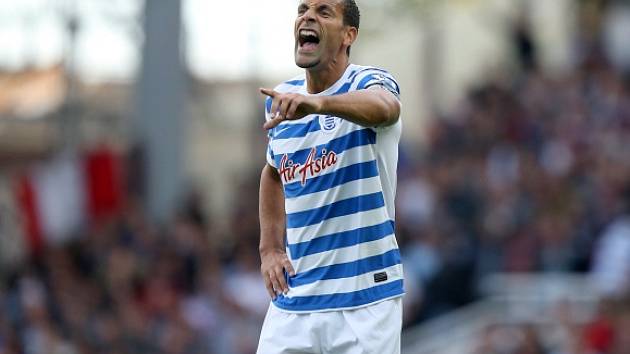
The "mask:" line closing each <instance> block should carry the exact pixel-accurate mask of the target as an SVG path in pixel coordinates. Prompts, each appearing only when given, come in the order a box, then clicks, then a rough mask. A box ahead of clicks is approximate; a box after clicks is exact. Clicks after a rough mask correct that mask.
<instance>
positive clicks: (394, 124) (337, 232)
mask: <svg viewBox="0 0 630 354" xmlns="http://www.w3.org/2000/svg"><path fill="white" fill-rule="evenodd" d="M359 17H360V14H359V9H358V7H357V5H356V3H355V1H354V0H301V1H300V3H299V6H298V9H297V18H296V20H295V27H294V35H295V63H296V64H297V66H299V67H300V68H303V69H304V74H302V75H300V76H299V77H296V78H293V79H291V80H289V81H286V82H284V83H282V84H280V85H278V86H277V87H276V88H275V89H273V90H271V89H266V88H263V89H261V92H262V93H263V94H264V95H266V96H267V100H266V122H265V124H264V128H265V129H267V130H268V135H269V144H268V148H267V165H266V166H265V167H264V168H263V171H262V174H261V178H260V226H261V236H260V257H261V262H262V265H261V273H262V276H263V278H264V281H265V284H266V287H267V290H268V291H269V295H270V296H271V298H272V304H271V305H270V306H269V310H268V312H267V316H266V317H265V322H264V324H263V328H262V331H261V335H260V342H259V346H258V354H289V353H312V354H316V353H318V354H319V353H322V354H323V353H334V354H346V353H347V354H352V353H357V354H358V353H363V354H366V353H373V354H395V353H400V331H401V324H402V304H401V296H402V295H403V293H404V290H403V280H402V279H403V274H402V266H401V260H400V252H399V250H398V245H397V243H396V238H395V235H394V195H395V193H396V166H397V161H398V141H399V140H400V134H401V122H400V119H399V115H400V107H401V106H400V97H399V95H400V90H399V87H398V84H397V83H396V81H395V80H394V78H393V77H392V76H391V75H390V74H389V73H388V72H387V71H385V70H382V69H378V68H374V67H368V66H360V65H354V64H351V63H350V61H349V56H350V47H351V46H352V44H353V43H354V41H355V40H356V38H357V35H358V32H359Z"/></svg>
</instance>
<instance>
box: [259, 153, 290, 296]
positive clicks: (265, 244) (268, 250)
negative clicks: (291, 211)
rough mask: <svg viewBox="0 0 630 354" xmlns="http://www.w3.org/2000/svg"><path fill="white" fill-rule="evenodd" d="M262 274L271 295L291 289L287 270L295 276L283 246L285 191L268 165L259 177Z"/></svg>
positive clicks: (277, 176)
mask: <svg viewBox="0 0 630 354" xmlns="http://www.w3.org/2000/svg"><path fill="white" fill-rule="evenodd" d="M259 216H260V246H259V251H260V260H261V266H260V272H261V274H262V276H263V279H264V281H265V286H266V287H267V291H268V292H269V296H271V298H273V299H275V297H276V294H278V293H280V292H284V293H286V292H287V291H288V290H289V287H288V285H287V282H286V280H285V277H284V270H286V271H287V272H288V273H289V274H290V275H294V270H293V267H292V266H291V262H290V261H289V258H288V257H287V254H286V251H285V247H284V228H285V212H284V192H283V190H282V181H280V176H279V175H278V171H276V169H275V168H273V167H272V166H269V165H265V167H264V168H263V170H262V173H261V175H260V199H259Z"/></svg>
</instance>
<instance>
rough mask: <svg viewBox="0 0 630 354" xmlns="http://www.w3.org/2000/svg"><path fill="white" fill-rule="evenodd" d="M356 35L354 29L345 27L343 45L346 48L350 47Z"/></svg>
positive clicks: (355, 29)
mask: <svg viewBox="0 0 630 354" xmlns="http://www.w3.org/2000/svg"><path fill="white" fill-rule="evenodd" d="M358 35H359V30H358V29H357V28H356V27H351V26H347V27H346V33H345V36H344V38H343V44H344V45H345V46H346V47H350V46H351V45H352V44H353V43H354V41H355V40H356V39H357V36H358Z"/></svg>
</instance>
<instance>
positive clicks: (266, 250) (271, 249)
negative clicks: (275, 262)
mask: <svg viewBox="0 0 630 354" xmlns="http://www.w3.org/2000/svg"><path fill="white" fill-rule="evenodd" d="M284 252H285V251H284V247H279V246H260V247H258V253H260V255H261V256H265V255H267V254H271V253H284Z"/></svg>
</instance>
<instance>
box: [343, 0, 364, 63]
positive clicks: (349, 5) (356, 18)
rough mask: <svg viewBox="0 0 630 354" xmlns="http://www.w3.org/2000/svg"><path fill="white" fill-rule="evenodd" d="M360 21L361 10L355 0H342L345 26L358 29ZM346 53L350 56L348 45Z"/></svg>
mask: <svg viewBox="0 0 630 354" xmlns="http://www.w3.org/2000/svg"><path fill="white" fill-rule="evenodd" d="M360 23H361V11H359V7H358V6H357V3H356V1H355V0H343V24H344V25H346V26H350V27H354V28H356V29H359V24H360ZM346 53H347V54H348V56H350V47H348V49H346Z"/></svg>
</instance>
